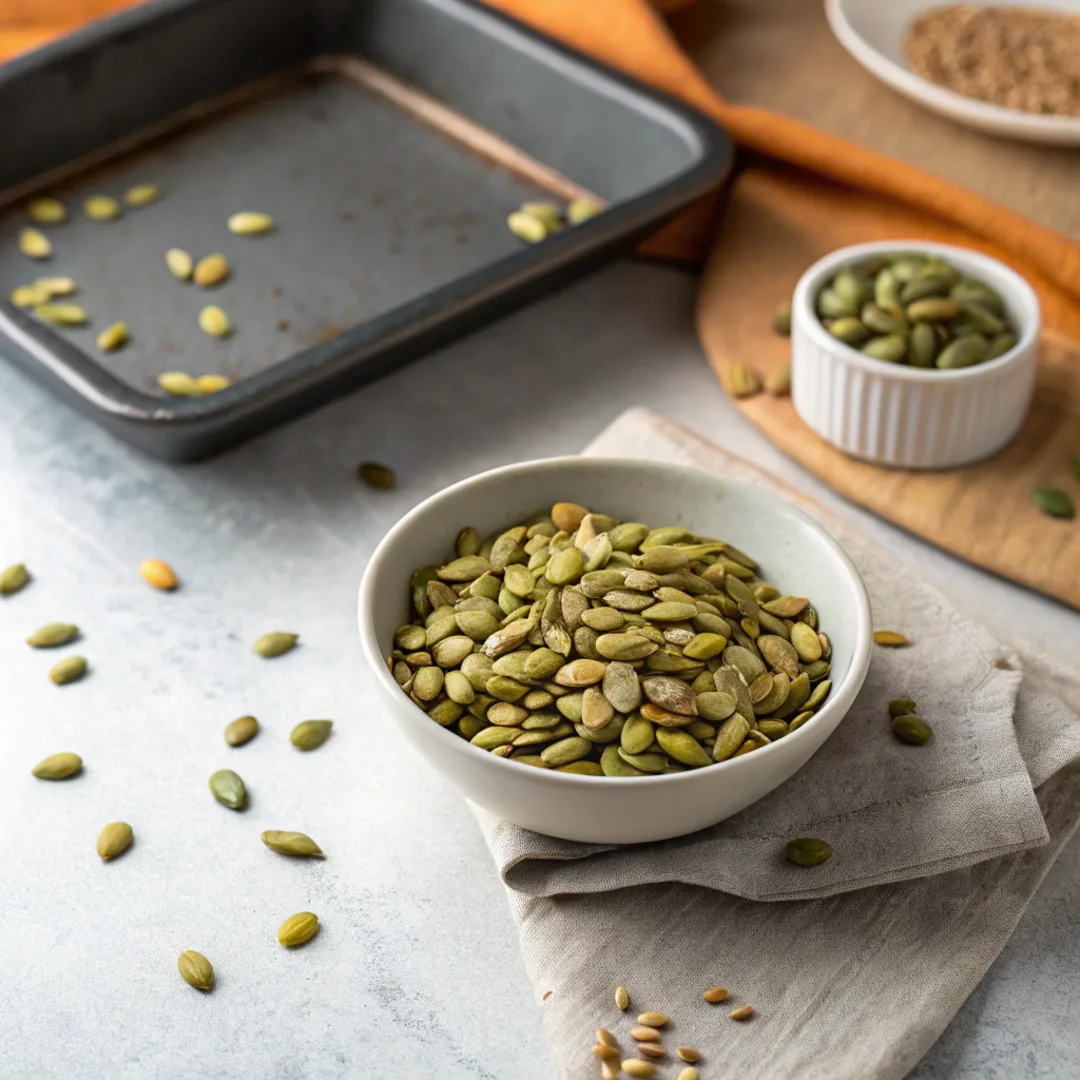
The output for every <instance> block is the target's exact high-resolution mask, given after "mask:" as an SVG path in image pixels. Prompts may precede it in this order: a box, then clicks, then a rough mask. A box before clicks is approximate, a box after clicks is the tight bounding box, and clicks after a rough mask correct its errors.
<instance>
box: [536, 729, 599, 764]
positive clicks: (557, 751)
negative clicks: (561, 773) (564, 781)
mask: <svg viewBox="0 0 1080 1080" xmlns="http://www.w3.org/2000/svg"><path fill="white" fill-rule="evenodd" d="M591 749H592V743H591V742H590V741H589V740H588V739H583V738H581V736H579V735H573V736H571V737H570V738H568V739H560V740H559V741H558V742H556V743H552V744H551V745H550V746H545V747H544V749H543V750H541V751H540V758H541V760H542V761H544V762H545V763H546V764H548V765H550V766H552V768H555V767H557V766H559V765H569V764H570V762H572V761H578V760H579V759H581V758H583V757H585V756H586V754H588V753H589V751H590V750H591Z"/></svg>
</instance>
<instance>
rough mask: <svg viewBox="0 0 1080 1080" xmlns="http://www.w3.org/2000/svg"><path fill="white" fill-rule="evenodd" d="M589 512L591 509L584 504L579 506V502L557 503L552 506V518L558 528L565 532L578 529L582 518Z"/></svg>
mask: <svg viewBox="0 0 1080 1080" xmlns="http://www.w3.org/2000/svg"><path fill="white" fill-rule="evenodd" d="M588 512H589V511H588V510H587V509H586V508H585V507H584V506H579V505H578V504H577V503H571V502H561V503H556V504H555V505H554V506H553V507H552V508H551V520H552V521H553V522H554V523H555V528H556V529H562V530H564V531H565V532H568V533H572V532H576V531H577V527H578V526H579V525H580V524H581V519H582V518H583V517H584V516H585V515H586V514H587V513H588Z"/></svg>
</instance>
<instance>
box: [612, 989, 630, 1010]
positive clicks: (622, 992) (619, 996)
mask: <svg viewBox="0 0 1080 1080" xmlns="http://www.w3.org/2000/svg"><path fill="white" fill-rule="evenodd" d="M615 1006H616V1008H619V1009H622V1011H623V1012H626V1010H627V1009H628V1008H630V994H629V992H628V991H627V989H626V987H625V986H616V987H615Z"/></svg>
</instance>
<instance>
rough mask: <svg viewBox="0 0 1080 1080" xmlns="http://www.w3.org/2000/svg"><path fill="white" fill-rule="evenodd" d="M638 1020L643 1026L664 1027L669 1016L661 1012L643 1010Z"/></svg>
mask: <svg viewBox="0 0 1080 1080" xmlns="http://www.w3.org/2000/svg"><path fill="white" fill-rule="evenodd" d="M637 1022H638V1023H639V1024H641V1026H642V1027H652V1028H662V1027H663V1026H664V1025H665V1024H666V1023H667V1022H668V1018H667V1017H666V1016H665V1015H664V1014H663V1013H661V1012H643V1013H642V1014H641V1015H640V1016H639V1017H638V1018H637Z"/></svg>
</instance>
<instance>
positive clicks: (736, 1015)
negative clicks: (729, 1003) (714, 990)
mask: <svg viewBox="0 0 1080 1080" xmlns="http://www.w3.org/2000/svg"><path fill="white" fill-rule="evenodd" d="M753 1015H754V1006H753V1005H741V1006H739V1008H737V1009H735V1010H733V1011H732V1012H729V1013H728V1016H729V1017H730V1018H731V1019H732V1020H749V1019H750V1017H751V1016H753Z"/></svg>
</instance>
